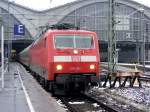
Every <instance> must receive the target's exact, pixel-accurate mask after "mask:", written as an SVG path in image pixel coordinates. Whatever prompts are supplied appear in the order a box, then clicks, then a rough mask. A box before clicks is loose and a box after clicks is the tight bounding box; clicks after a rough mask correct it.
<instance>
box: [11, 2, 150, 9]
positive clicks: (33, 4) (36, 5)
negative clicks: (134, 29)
mask: <svg viewBox="0 0 150 112" xmlns="http://www.w3.org/2000/svg"><path fill="white" fill-rule="evenodd" d="M9 1H12V2H15V3H17V4H20V5H23V6H26V7H29V8H31V9H35V10H45V9H49V8H53V7H56V6H59V5H63V4H65V3H69V2H72V1H76V0H9ZM134 1H137V2H139V3H141V4H144V5H146V6H149V7H150V0H134Z"/></svg>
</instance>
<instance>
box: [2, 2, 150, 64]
mask: <svg viewBox="0 0 150 112" xmlns="http://www.w3.org/2000/svg"><path fill="white" fill-rule="evenodd" d="M2 4H5V5H2ZM8 6H9V7H8ZM0 7H1V13H4V14H2V20H3V22H4V24H5V26H8V25H9V27H10V26H12V27H13V24H15V23H20V24H24V25H26V35H25V38H27V39H31V38H32V39H36V38H38V36H36V35H37V34H38V32H42V28H43V26H45V25H51V24H56V23H72V24H75V25H77V26H80V28H81V29H86V30H90V31H95V32H97V34H98V37H99V40H100V41H99V42H100V52H101V53H102V55H101V60H102V61H107V45H108V23H109V18H108V13H109V4H108V0H77V1H74V2H71V3H68V4H65V5H62V6H59V7H56V8H52V9H48V10H44V11H35V10H32V9H29V8H26V7H23V6H20V5H18V4H15V3H9V4H8V3H7V1H6V0H2V1H1V2H0ZM8 11H9V15H7V13H8ZM5 13H6V15H5ZM7 18H9V19H10V18H11V19H10V20H9V23H8V22H7V21H8V20H7ZM115 22H116V25H115V36H116V43H117V52H118V61H119V62H142V61H143V60H144V57H145V60H146V61H148V60H150V45H149V44H150V35H149V34H150V8H149V7H146V6H144V5H142V4H139V3H137V2H134V1H132V0H115ZM6 29H7V28H6ZM9 31H11V30H9ZM39 35H40V34H39Z"/></svg>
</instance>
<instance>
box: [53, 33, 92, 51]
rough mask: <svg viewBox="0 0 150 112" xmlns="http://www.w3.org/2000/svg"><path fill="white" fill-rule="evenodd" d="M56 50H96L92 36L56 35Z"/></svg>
mask: <svg viewBox="0 0 150 112" xmlns="http://www.w3.org/2000/svg"><path fill="white" fill-rule="evenodd" d="M54 42H55V48H60V49H63V48H81V49H91V48H94V42H93V38H92V36H82V35H56V36H55V38H54Z"/></svg>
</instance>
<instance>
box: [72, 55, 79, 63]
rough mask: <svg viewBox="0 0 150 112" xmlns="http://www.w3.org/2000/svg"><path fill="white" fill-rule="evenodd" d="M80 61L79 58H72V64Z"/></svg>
mask: <svg viewBox="0 0 150 112" xmlns="http://www.w3.org/2000/svg"><path fill="white" fill-rule="evenodd" d="M80 60H81V58H80V56H72V61H73V62H80Z"/></svg>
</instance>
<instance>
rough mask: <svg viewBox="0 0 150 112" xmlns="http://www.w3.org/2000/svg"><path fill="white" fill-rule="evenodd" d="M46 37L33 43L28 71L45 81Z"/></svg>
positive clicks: (46, 72) (46, 71) (46, 69)
mask: <svg viewBox="0 0 150 112" xmlns="http://www.w3.org/2000/svg"><path fill="white" fill-rule="evenodd" d="M46 39H47V38H46V37H44V38H42V39H40V40H38V41H37V42H35V43H34V44H33V45H32V47H31V49H30V57H31V58H30V69H31V70H32V71H34V72H36V73H37V74H38V75H40V76H41V77H43V78H45V79H47V78H48V76H47V74H48V67H47V61H48V53H47V44H46V43H47V42H46Z"/></svg>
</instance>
